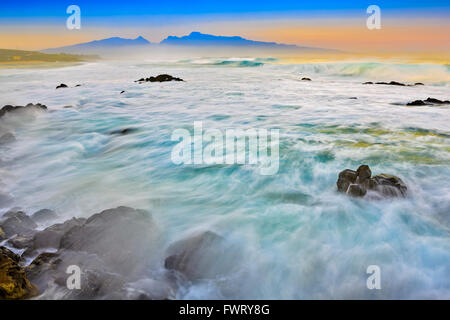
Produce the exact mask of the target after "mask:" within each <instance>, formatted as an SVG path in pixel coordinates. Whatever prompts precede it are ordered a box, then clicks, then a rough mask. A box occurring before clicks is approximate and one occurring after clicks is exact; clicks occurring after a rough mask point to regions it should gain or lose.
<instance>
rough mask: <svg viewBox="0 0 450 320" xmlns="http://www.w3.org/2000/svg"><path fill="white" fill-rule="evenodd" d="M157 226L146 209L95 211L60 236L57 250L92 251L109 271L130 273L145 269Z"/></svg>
mask: <svg viewBox="0 0 450 320" xmlns="http://www.w3.org/2000/svg"><path fill="white" fill-rule="evenodd" d="M156 237H157V227H156V224H155V223H154V221H153V219H152V217H151V215H150V213H149V212H147V211H145V210H136V209H132V208H129V207H118V208H115V209H109V210H105V211H102V212H100V213H97V214H94V215H93V216H91V217H90V218H89V219H87V220H86V222H85V223H84V224H83V225H81V226H75V227H73V228H71V229H70V230H69V231H68V232H67V233H65V234H64V236H63V237H62V239H61V244H60V250H72V251H82V252H85V253H88V254H95V255H96V256H97V257H98V258H99V259H101V260H102V261H103V263H104V266H105V268H106V267H108V270H110V271H111V272H116V273H119V274H122V275H129V276H132V275H133V274H135V273H140V272H143V271H144V270H145V269H146V264H147V262H148V257H149V252H151V251H152V250H153V249H154V248H155V246H156V245H157V244H156V241H155V240H156Z"/></svg>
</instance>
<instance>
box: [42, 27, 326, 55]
mask: <svg viewBox="0 0 450 320" xmlns="http://www.w3.org/2000/svg"><path fill="white" fill-rule="evenodd" d="M155 46H189V47H234V48H258V49H261V48H267V49H282V50H286V49H288V50H298V49H301V50H321V51H322V50H326V49H320V48H312V47H300V46H297V45H290V44H282V43H276V42H264V41H254V40H248V39H245V38H242V37H239V36H234V37H227V36H216V35H210V34H204V33H200V32H191V33H190V34H189V35H186V36H182V37H176V36H169V37H167V38H166V39H164V40H162V41H161V42H160V43H151V42H150V41H148V40H147V39H145V38H143V37H142V36H139V37H137V38H136V39H125V38H119V37H113V38H108V39H102V40H95V41H91V42H85V43H79V44H75V45H71V46H65V47H59V48H52V49H45V50H41V52H45V53H72V54H73V53H78V54H86V53H89V54H93V53H101V51H104V50H113V49H116V48H117V49H119V48H127V47H132V48H146V47H155Z"/></svg>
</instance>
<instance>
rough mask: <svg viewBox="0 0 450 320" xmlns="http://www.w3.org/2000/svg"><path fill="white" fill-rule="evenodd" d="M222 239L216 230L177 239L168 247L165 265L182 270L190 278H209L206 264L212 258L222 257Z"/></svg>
mask: <svg viewBox="0 0 450 320" xmlns="http://www.w3.org/2000/svg"><path fill="white" fill-rule="evenodd" d="M222 240H223V239H222V237H220V236H219V235H217V234H215V233H214V232H211V231H206V232H203V233H200V234H198V235H194V236H191V237H187V238H185V239H182V240H180V241H177V242H175V243H174V244H172V245H171V246H170V247H169V248H168V249H167V258H166V259H165V262H164V266H165V268H166V269H168V270H176V271H178V272H180V273H181V274H183V275H184V276H185V277H187V278H188V279H189V280H198V279H201V278H207V273H206V272H205V265H208V264H209V261H211V259H214V258H217V259H220V257H221V254H220V253H221V243H222Z"/></svg>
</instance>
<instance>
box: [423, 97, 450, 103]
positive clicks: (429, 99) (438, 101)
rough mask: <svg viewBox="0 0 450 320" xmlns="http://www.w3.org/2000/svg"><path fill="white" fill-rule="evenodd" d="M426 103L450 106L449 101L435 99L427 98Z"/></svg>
mask: <svg viewBox="0 0 450 320" xmlns="http://www.w3.org/2000/svg"><path fill="white" fill-rule="evenodd" d="M425 102H428V103H431V104H449V103H450V101H448V100H445V101H442V100H439V99H435V98H427V99H426V100H425Z"/></svg>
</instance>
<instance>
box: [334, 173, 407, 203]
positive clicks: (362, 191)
mask: <svg viewBox="0 0 450 320" xmlns="http://www.w3.org/2000/svg"><path fill="white" fill-rule="evenodd" d="M337 189H338V191H339V192H343V193H346V194H347V195H349V196H352V197H364V196H365V195H366V194H367V193H368V192H373V193H374V194H375V195H378V196H381V197H404V196H406V191H407V187H406V185H405V183H404V182H403V181H402V180H401V179H400V178H399V177H396V176H393V175H388V174H379V175H376V176H373V177H372V171H371V170H370V168H369V166H367V165H362V166H360V167H359V168H358V169H357V170H356V171H354V170H350V169H345V170H344V171H341V172H340V173H339V178H338V181H337Z"/></svg>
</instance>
